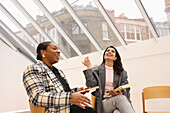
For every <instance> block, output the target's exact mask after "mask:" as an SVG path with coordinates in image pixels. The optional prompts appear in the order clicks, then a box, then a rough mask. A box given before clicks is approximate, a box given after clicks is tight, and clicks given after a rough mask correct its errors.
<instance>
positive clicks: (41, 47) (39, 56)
mask: <svg viewBox="0 0 170 113" xmlns="http://www.w3.org/2000/svg"><path fill="white" fill-rule="evenodd" d="M50 43H52V42H51V41H46V42H42V43H40V44H39V45H38V47H37V60H42V55H41V52H40V51H41V50H46V49H47V47H48V45H49V44H50Z"/></svg>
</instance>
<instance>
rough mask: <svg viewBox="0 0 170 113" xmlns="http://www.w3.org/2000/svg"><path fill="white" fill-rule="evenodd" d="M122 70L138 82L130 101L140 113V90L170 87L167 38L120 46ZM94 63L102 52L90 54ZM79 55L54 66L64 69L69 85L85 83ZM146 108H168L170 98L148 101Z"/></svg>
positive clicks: (98, 59)
mask: <svg viewBox="0 0 170 113" xmlns="http://www.w3.org/2000/svg"><path fill="white" fill-rule="evenodd" d="M118 51H119V53H120V55H121V57H122V60H123V61H122V62H123V65H124V68H125V70H127V72H128V76H129V82H130V83H136V84H137V85H136V86H134V87H132V88H131V100H132V104H133V106H134V108H135V110H136V113H142V95H141V94H142V89H143V88H144V87H148V86H154V85H169V86H170V82H169V81H170V37H169V36H168V37H162V38H160V39H158V40H157V41H155V40H154V39H152V40H147V41H143V42H142V43H135V44H130V45H128V46H127V47H126V49H125V48H124V47H119V48H118ZM89 57H90V59H91V61H92V63H93V65H96V64H100V63H101V59H102V55H101V54H99V53H93V54H90V55H89ZM81 61H82V59H81V58H79V57H78V58H72V59H70V60H68V61H67V62H65V61H60V62H59V63H58V64H57V67H60V68H61V69H63V71H64V73H65V74H66V75H67V78H68V79H69V82H70V83H71V85H72V87H74V86H78V85H81V86H85V85H84V84H85V78H84V75H83V73H82V71H83V70H84V69H85V67H84V66H83V65H82V64H81ZM148 105H150V106H151V107H148V106H147V107H146V108H147V109H149V110H152V109H156V110H170V107H169V106H170V100H168V99H165V100H164V101H163V102H162V103H161V102H160V101H159V100H154V101H152V102H151V101H149V102H148Z"/></svg>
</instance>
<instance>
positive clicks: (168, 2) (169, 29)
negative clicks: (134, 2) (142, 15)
mask: <svg viewBox="0 0 170 113" xmlns="http://www.w3.org/2000/svg"><path fill="white" fill-rule="evenodd" d="M141 2H142V4H143V5H144V8H145V9H146V12H147V13H148V15H149V18H150V19H151V22H152V24H153V25H154V27H155V29H156V31H157V33H158V35H159V36H166V35H169V34H170V0H141Z"/></svg>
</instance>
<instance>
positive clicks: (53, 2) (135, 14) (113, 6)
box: [0, 0, 167, 32]
mask: <svg viewBox="0 0 170 113" xmlns="http://www.w3.org/2000/svg"><path fill="white" fill-rule="evenodd" d="M134 1H135V0H100V2H101V3H102V4H103V6H104V8H106V9H109V10H115V16H119V15H120V14H122V13H124V14H125V15H126V16H127V17H128V18H143V17H142V15H141V13H140V11H139V9H138V8H137V5H136V4H135V2H134ZM141 1H142V3H143V5H144V7H145V8H146V11H147V13H148V15H149V16H150V17H152V18H153V19H154V21H165V20H166V18H167V17H166V13H165V12H164V10H165V3H164V0H141ZM18 2H19V3H20V4H21V5H22V6H24V8H25V9H26V10H27V11H28V12H29V13H30V14H31V16H32V17H33V18H34V19H35V18H36V15H43V13H42V12H41V10H40V9H39V8H38V6H36V5H35V3H34V2H33V0H18ZM41 2H42V3H43V4H44V6H46V7H47V9H48V10H49V11H50V12H53V11H55V10H59V9H61V8H63V7H64V6H63V4H62V3H61V1H60V0H41ZM68 2H69V3H70V4H71V3H74V2H75V3H74V4H77V5H83V6H85V5H87V4H89V3H90V2H91V3H92V5H93V6H94V7H96V5H95V3H94V2H93V1H92V0H68ZM0 3H1V4H2V5H3V6H4V7H5V8H6V9H7V10H8V11H9V12H10V13H11V14H12V15H13V16H14V17H15V18H16V19H17V20H18V21H19V22H20V23H21V25H22V26H24V27H25V26H26V24H28V23H30V22H29V21H28V20H27V19H26V18H25V17H24V16H23V15H22V13H21V12H20V11H19V10H18V9H17V8H16V7H15V5H14V4H13V3H12V2H11V0H0ZM0 17H1V18H0V19H1V20H2V21H3V22H4V23H5V24H7V25H8V26H10V28H11V29H12V31H14V32H15V31H18V28H17V27H16V26H15V25H14V24H13V23H12V22H11V21H10V20H9V19H8V18H7V17H6V16H5V15H4V14H3V12H2V11H1V10H0Z"/></svg>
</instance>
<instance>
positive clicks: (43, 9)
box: [33, 0, 83, 58]
mask: <svg viewBox="0 0 170 113" xmlns="http://www.w3.org/2000/svg"><path fill="white" fill-rule="evenodd" d="M33 1H34V2H35V4H36V5H37V6H38V7H39V8H40V9H41V11H42V12H43V13H44V14H45V15H46V17H47V18H48V19H49V20H50V21H51V23H52V24H53V25H54V26H55V27H56V28H57V30H58V31H59V32H60V34H61V35H62V36H63V37H64V39H65V40H66V41H67V42H68V43H69V44H70V46H71V47H72V48H73V49H74V50H75V51H76V53H77V54H78V55H79V56H80V57H81V58H83V54H82V52H81V51H80V50H79V49H78V48H77V46H76V45H75V44H74V43H73V42H72V40H71V39H70V37H69V36H68V34H67V33H66V32H65V31H64V30H63V29H62V27H61V26H60V25H59V24H58V22H57V21H56V20H55V18H54V17H53V16H52V15H51V14H50V12H49V11H48V10H47V9H46V7H45V6H44V5H43V4H42V3H41V2H40V1H39V0H33Z"/></svg>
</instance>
